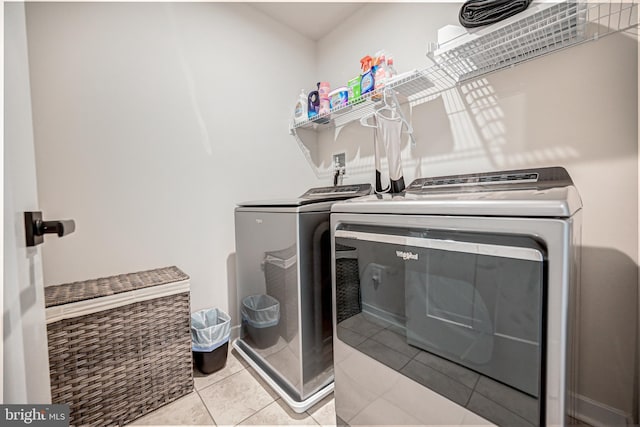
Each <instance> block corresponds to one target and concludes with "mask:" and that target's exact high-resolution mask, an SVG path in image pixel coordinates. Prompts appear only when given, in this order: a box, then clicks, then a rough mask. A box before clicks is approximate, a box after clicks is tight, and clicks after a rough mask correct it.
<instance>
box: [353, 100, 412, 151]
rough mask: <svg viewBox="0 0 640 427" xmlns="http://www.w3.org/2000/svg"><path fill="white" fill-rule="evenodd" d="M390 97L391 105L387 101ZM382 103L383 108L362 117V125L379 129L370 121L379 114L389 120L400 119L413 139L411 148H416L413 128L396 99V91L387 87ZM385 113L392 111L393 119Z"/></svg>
mask: <svg viewBox="0 0 640 427" xmlns="http://www.w3.org/2000/svg"><path fill="white" fill-rule="evenodd" d="M388 96H390V97H391V103H389V101H388V100H387V97H388ZM382 101H383V105H382V107H380V108H378V109H377V110H375V111H373V112H372V113H369V114H367V115H366V116H362V117H361V118H360V124H361V125H362V126H365V127H369V128H376V127H377V126H376V125H374V124H371V123H369V119H370V118H371V117H374V116H375V115H377V114H380V115H382V116H383V117H385V118H387V119H395V118H400V120H401V121H402V123H403V124H404V125H405V127H406V128H407V130H406V133H408V134H409V138H410V139H411V146H412V147H415V146H416V140H415V138H414V137H413V126H411V124H410V123H409V121H408V120H407V119H406V118H405V116H404V114H403V113H402V109H401V108H400V102H398V98H397V97H396V94H395V91H394V90H393V89H391V88H387V87H385V88H384V90H383V96H382ZM385 111H391V117H388V116H386V115H385V114H383V113H384V112H385ZM394 114H397V115H398V117H394V116H393V115H394Z"/></svg>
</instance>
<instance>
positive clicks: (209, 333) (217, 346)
mask: <svg viewBox="0 0 640 427" xmlns="http://www.w3.org/2000/svg"><path fill="white" fill-rule="evenodd" d="M230 332H231V318H230V317H229V315H228V314H227V313H225V312H223V311H221V310H218V309H217V308H210V309H205V310H200V311H196V312H195V313H193V314H191V350H192V351H193V360H194V362H195V365H196V368H198V370H199V371H200V372H202V373H204V374H211V373H213V372H215V371H218V370H220V369H222V368H223V367H224V365H225V364H226V363H227V353H228V352H229V335H230Z"/></svg>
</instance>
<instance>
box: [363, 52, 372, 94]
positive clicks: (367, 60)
mask: <svg viewBox="0 0 640 427" xmlns="http://www.w3.org/2000/svg"><path fill="white" fill-rule="evenodd" d="M372 61H373V58H371V57H370V56H369V55H367V56H365V57H364V58H362V59H361V60H360V67H361V68H362V80H361V81H360V95H364V94H366V93H369V92H371V91H372V90H373V88H374V84H375V80H374V77H373V70H372V69H371V64H372Z"/></svg>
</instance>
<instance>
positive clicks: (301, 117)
mask: <svg viewBox="0 0 640 427" xmlns="http://www.w3.org/2000/svg"><path fill="white" fill-rule="evenodd" d="M308 101H309V100H308V98H307V95H306V94H305V93H304V89H301V90H300V97H299V98H298V102H296V107H295V109H294V110H293V122H294V123H295V124H299V123H302V122H304V121H305V120H307V119H308V118H309V116H308V115H307V109H308V108H309V106H308Z"/></svg>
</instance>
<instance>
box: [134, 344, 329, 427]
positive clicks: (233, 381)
mask: <svg viewBox="0 0 640 427" xmlns="http://www.w3.org/2000/svg"><path fill="white" fill-rule="evenodd" d="M194 383H195V390H194V391H193V393H190V394H189V395H187V396H184V397H182V398H180V399H178V400H176V401H175V402H173V403H170V404H169V405H166V406H163V407H162V408H160V409H158V410H156V411H154V412H151V413H150V414H147V415H145V416H144V417H142V418H139V419H137V420H136V421H134V422H133V423H132V424H131V425H155V426H164V425H175V426H190V425H277V426H283V425H322V426H335V424H336V415H335V406H334V402H333V394H332V395H330V396H328V397H326V398H325V399H323V400H322V401H320V402H319V403H318V404H316V405H315V406H313V407H312V408H310V409H309V410H308V411H306V412H304V413H302V414H296V413H295V412H293V411H292V410H291V409H290V408H289V407H288V406H287V404H286V403H285V402H284V401H283V400H282V399H281V398H280V397H279V396H278V395H277V394H276V393H275V392H274V391H273V390H272V389H271V388H270V387H269V386H268V385H267V384H266V383H265V382H264V381H263V380H262V378H260V377H259V376H258V374H257V373H255V372H254V371H253V369H252V368H251V367H249V365H247V364H246V363H245V362H244V360H242V358H241V357H240V356H239V355H238V354H237V353H236V352H235V350H231V351H230V352H229V355H228V357H227V364H226V365H225V367H224V368H222V369H221V370H219V371H217V372H214V373H213V374H211V375H204V374H202V373H200V372H199V371H197V370H195V371H194Z"/></svg>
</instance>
